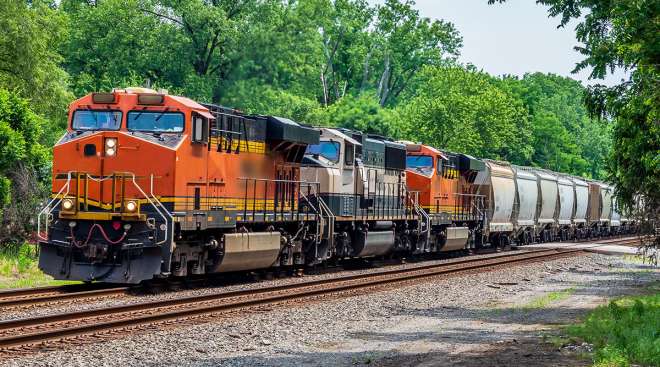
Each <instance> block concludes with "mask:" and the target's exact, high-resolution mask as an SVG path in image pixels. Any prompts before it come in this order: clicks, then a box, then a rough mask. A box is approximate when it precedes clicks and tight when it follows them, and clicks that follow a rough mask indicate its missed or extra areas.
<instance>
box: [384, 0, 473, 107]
mask: <svg viewBox="0 0 660 367" xmlns="http://www.w3.org/2000/svg"><path fill="white" fill-rule="evenodd" d="M414 5H415V2H414V1H412V0H403V1H400V0H386V1H385V4H384V5H382V6H379V7H378V8H377V13H378V19H377V21H376V25H375V28H376V30H375V32H374V33H375V43H374V47H376V49H374V51H376V50H377V52H378V53H379V54H380V59H381V60H380V64H379V65H378V66H377V70H379V71H380V74H379V77H378V82H377V95H378V98H379V102H380V105H381V106H384V105H386V104H388V103H391V102H392V101H393V100H395V99H396V97H398V95H399V94H401V92H403V91H404V90H405V89H406V87H408V84H409V83H410V81H411V80H412V79H413V78H414V77H415V76H416V74H417V72H418V71H419V70H420V69H421V68H422V67H424V66H433V65H435V66H438V65H441V64H443V62H445V61H447V60H455V59H456V57H458V54H459V49H460V47H461V42H462V40H461V37H460V35H459V34H458V31H457V30H456V29H455V28H454V25H453V24H451V23H449V22H445V21H442V20H435V21H431V20H429V19H428V18H422V17H420V15H419V11H418V10H416V9H414V8H413V6H414Z"/></svg>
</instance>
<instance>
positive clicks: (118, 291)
mask: <svg viewBox="0 0 660 367" xmlns="http://www.w3.org/2000/svg"><path fill="white" fill-rule="evenodd" d="M635 242H636V243H639V240H638V239H637V238H636V237H626V238H618V239H607V240H592V241H588V242H583V243H599V244H620V245H633V244H635ZM484 254H487V253H484ZM131 289H132V288H131V287H117V286H111V285H105V284H100V283H99V284H96V283H95V284H72V285H64V286H59V287H39V288H25V289H17V290H11V291H0V310H1V309H3V308H9V307H25V306H31V305H37V304H50V303H59V302H69V301H74V300H78V299H90V298H100V297H110V296H120V295H125V294H129V292H130V290H131Z"/></svg>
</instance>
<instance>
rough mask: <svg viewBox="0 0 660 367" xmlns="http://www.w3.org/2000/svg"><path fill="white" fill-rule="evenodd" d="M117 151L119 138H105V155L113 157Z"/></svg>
mask: <svg viewBox="0 0 660 367" xmlns="http://www.w3.org/2000/svg"><path fill="white" fill-rule="evenodd" d="M116 153H117V139H115V138H107V139H105V155H106V156H108V157H112V156H114V155H115V154H116Z"/></svg>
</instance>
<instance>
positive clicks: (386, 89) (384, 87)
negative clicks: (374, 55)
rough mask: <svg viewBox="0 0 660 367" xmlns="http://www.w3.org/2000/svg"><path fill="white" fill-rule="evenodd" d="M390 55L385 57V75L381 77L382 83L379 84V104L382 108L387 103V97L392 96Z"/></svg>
mask: <svg viewBox="0 0 660 367" xmlns="http://www.w3.org/2000/svg"><path fill="white" fill-rule="evenodd" d="M389 82H390V55H389V54H387V55H386V56H385V67H384V68H383V74H382V75H381V76H380V82H379V83H378V97H379V99H380V101H379V103H380V105H381V107H382V106H384V105H385V102H386V101H387V96H388V95H389V94H390V86H389V84H390V83H389Z"/></svg>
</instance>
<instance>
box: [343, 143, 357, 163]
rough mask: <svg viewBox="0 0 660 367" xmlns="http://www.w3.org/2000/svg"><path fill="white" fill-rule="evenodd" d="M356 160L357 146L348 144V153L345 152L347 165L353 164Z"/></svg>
mask: <svg viewBox="0 0 660 367" xmlns="http://www.w3.org/2000/svg"><path fill="white" fill-rule="evenodd" d="M354 161H355V146H353V145H351V144H346V153H345V154H344V163H346V165H347V166H352V165H353V162H354Z"/></svg>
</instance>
